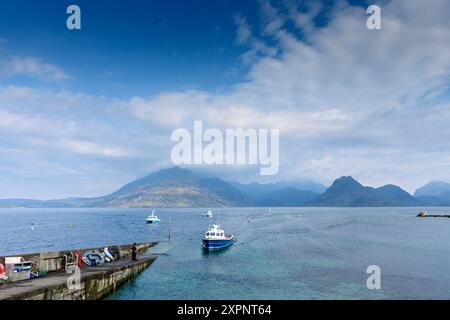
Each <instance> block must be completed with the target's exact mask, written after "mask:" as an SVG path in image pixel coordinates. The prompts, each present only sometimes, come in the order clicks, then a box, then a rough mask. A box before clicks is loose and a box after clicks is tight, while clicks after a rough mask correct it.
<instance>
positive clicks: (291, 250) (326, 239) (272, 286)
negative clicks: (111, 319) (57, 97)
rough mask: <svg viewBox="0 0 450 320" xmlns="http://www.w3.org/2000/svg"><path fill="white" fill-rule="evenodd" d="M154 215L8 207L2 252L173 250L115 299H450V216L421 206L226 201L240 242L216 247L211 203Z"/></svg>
mask: <svg viewBox="0 0 450 320" xmlns="http://www.w3.org/2000/svg"><path fill="white" fill-rule="evenodd" d="M431 212H433V213H450V208H435V209H434V210H431ZM148 213H149V211H148V210H143V209H0V255H8V254H16V253H29V252H40V251H52V250H58V249H73V248H79V247H81V248H83V247H95V246H104V245H118V244H127V243H132V242H144V241H162V243H161V247H160V248H162V250H163V251H164V250H166V249H169V248H170V250H169V251H167V253H166V254H165V255H161V256H160V257H159V258H158V259H157V260H156V262H155V263H154V264H153V265H152V266H151V267H150V268H148V269H147V270H146V271H144V272H143V273H142V274H141V275H140V276H138V277H137V278H136V279H135V280H133V281H131V282H129V283H128V284H126V285H124V286H123V287H121V288H120V289H119V290H118V291H117V292H116V293H115V294H113V295H112V296H111V297H109V298H110V299H405V298H411V299H450V219H437V218H427V219H419V218H416V217H415V215H416V214H417V213H418V209H417V208H339V209H335V208H273V209H271V210H269V209H267V208H250V209H249V208H242V209H240V208H234V209H220V210H219V209H218V210H215V213H216V216H215V218H214V219H216V218H217V213H220V215H219V219H220V223H221V225H222V226H223V227H224V229H225V231H226V232H227V233H233V234H234V235H235V236H236V237H237V242H236V243H235V244H234V245H233V246H231V247H230V248H228V249H227V250H225V251H222V252H220V253H217V254H209V255H208V254H204V253H203V251H202V250H201V237H202V235H203V233H204V232H205V231H206V229H207V227H208V219H207V218H206V217H205V216H204V215H205V213H206V210H205V209H161V210H159V216H160V218H161V219H162V223H161V224H159V225H146V224H145V218H146V216H147V215H148ZM170 217H171V218H172V224H173V228H172V229H173V233H172V236H173V239H172V241H171V242H170V243H169V242H168V237H167V236H168V229H169V226H168V222H169V218H170ZM32 223H33V224H34V225H33V227H34V229H32V225H31V224H32ZM369 265H378V266H379V267H380V268H381V279H382V280H381V286H382V289H381V290H368V289H367V287H366V279H367V277H368V275H367V274H366V268H367V267H368V266H369Z"/></svg>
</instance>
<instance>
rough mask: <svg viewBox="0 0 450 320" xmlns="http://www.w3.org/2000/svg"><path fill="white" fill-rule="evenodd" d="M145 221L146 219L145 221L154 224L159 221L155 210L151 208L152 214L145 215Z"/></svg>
mask: <svg viewBox="0 0 450 320" xmlns="http://www.w3.org/2000/svg"><path fill="white" fill-rule="evenodd" d="M145 221H146V222H147V223H151V224H156V223H160V222H161V219H159V218H158V216H157V215H156V212H155V210H153V211H152V214H151V215H149V216H148V217H147V219H145Z"/></svg>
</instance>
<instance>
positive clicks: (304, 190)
mask: <svg viewBox="0 0 450 320" xmlns="http://www.w3.org/2000/svg"><path fill="white" fill-rule="evenodd" d="M420 205H427V206H441V205H450V184H448V183H445V182H436V181H434V182H430V183H429V184H427V185H425V186H423V187H421V188H419V189H417V190H416V192H415V194H414V196H413V195H410V194H409V193H408V192H406V191H405V190H403V189H401V188H400V187H398V186H395V185H391V184H388V185H385V186H382V187H379V188H373V187H368V186H363V185H361V184H360V183H359V182H358V181H356V180H355V179H353V178H352V177H350V176H346V177H341V178H339V179H336V180H335V181H334V182H333V184H332V185H331V186H330V187H329V188H326V187H325V186H324V185H322V184H320V183H316V182H313V181H281V182H277V183H268V184H261V183H250V184H242V183H239V182H227V181H225V180H222V179H219V178H217V177H207V176H202V175H201V174H199V173H194V172H192V171H190V170H187V169H183V168H178V167H175V168H169V169H163V170H160V171H158V172H155V173H152V174H150V175H148V176H146V177H144V178H140V179H137V180H135V181H132V182H130V183H128V184H126V185H124V186H123V187H122V188H120V189H119V190H117V191H115V192H113V193H111V194H109V195H105V196H102V197H96V198H67V199H59V200H29V199H5V200H0V207H31V208H33V207H34V208H36V207H70V208H73V207H88V208H89V207H119V208H138V207H152V208H167V207H173V208H175V207H181V208H187V207H301V206H311V207H312V206H314V207H394V206H402V207H410V206H420Z"/></svg>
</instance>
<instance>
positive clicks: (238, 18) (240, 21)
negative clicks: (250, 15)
mask: <svg viewBox="0 0 450 320" xmlns="http://www.w3.org/2000/svg"><path fill="white" fill-rule="evenodd" d="M234 21H235V23H236V25H237V31H236V44H238V45H243V44H246V43H247V42H248V41H249V40H250V38H251V36H252V31H251V29H250V26H249V25H248V23H247V19H245V17H243V16H242V15H241V14H236V15H235V16H234Z"/></svg>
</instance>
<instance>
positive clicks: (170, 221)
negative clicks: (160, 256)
mask: <svg viewBox="0 0 450 320" xmlns="http://www.w3.org/2000/svg"><path fill="white" fill-rule="evenodd" d="M171 240H172V217H170V218H169V241H171Z"/></svg>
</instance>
